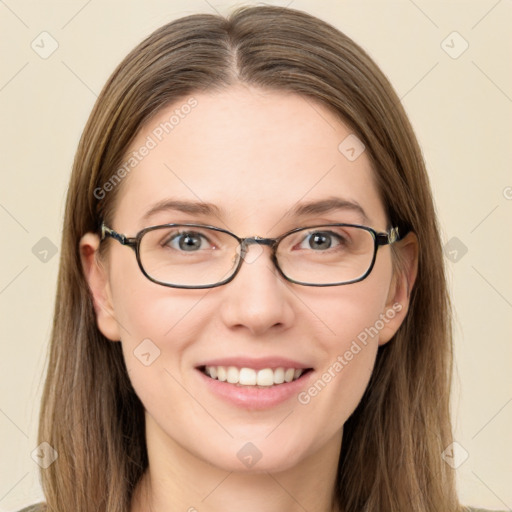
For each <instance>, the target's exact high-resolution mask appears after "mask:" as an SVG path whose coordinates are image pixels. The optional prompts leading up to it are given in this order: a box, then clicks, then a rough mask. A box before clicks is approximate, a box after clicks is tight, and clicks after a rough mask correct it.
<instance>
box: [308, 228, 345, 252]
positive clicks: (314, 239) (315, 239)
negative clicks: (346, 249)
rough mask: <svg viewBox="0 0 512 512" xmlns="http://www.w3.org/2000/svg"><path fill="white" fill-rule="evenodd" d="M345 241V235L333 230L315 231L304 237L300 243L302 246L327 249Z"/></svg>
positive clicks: (321, 249)
mask: <svg viewBox="0 0 512 512" xmlns="http://www.w3.org/2000/svg"><path fill="white" fill-rule="evenodd" d="M345 243H346V239H345V238H344V237H343V236H341V235H339V234H336V233H333V232H332V231H314V232H312V233H309V234H308V235H307V236H306V237H305V238H304V240H303V241H302V243H301V244H300V248H301V249H318V250H320V251H325V250H327V249H331V248H333V247H338V246H340V245H343V244H345ZM304 244H307V246H304Z"/></svg>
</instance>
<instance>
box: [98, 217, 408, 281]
mask: <svg viewBox="0 0 512 512" xmlns="http://www.w3.org/2000/svg"><path fill="white" fill-rule="evenodd" d="M175 226H186V227H196V228H208V229H212V230H214V231H219V232H221V233H225V234H227V235H230V236H232V237H233V238H235V239H236V240H237V241H238V244H239V247H240V257H239V260H238V262H237V266H236V269H235V270H234V272H233V273H232V274H231V276H230V277H229V278H227V279H225V280H223V281H219V282H218V283H214V284H207V285H197V286H196V285H192V286H191V285H176V284H170V283H164V282H162V281H158V280H157V279H155V278H153V277H151V276H150V275H149V274H148V273H147V272H146V270H145V268H144V266H143V265H142V261H141V258H140V242H141V240H142V237H143V236H144V235H145V234H146V233H147V232H149V231H154V230H156V229H161V228H167V227H169V228H170V227H175ZM329 226H338V227H340V226H346V227H353V228H361V229H364V230H366V231H368V232H369V233H370V234H371V235H372V237H373V241H374V245H373V258H372V261H371V264H370V266H369V268H368V270H367V271H366V272H365V273H364V274H363V275H362V276H361V277H358V278H357V279H352V280H351V281H345V282H342V283H323V284H318V283H304V282H302V281H296V280H294V279H291V278H290V277H288V276H287V275H286V274H285V273H284V272H283V270H282V269H281V267H280V266H279V263H278V261H277V256H276V251H277V247H278V245H279V243H280V242H281V240H282V239H283V238H285V237H287V236H288V235H291V234H292V233H295V232H297V231H303V230H306V229H314V228H320V227H329ZM406 234H407V233H405V234H403V235H400V234H399V229H398V227H393V228H390V229H389V231H388V232H378V231H377V230H375V229H373V228H371V227H369V226H363V225H360V224H347V223H344V222H341V223H330V224H315V225H314V226H304V227H298V228H294V229H292V230H290V231H287V232H286V233H284V234H282V235H280V236H278V237H277V238H263V237H260V236H254V237H246V238H240V237H238V236H237V235H235V234H234V233H231V231H228V230H226V229H223V228H219V227H217V226H210V225H207V224H194V223H189V224H187V223H185V224H180V223H171V224H159V225H157V226H148V227H146V228H143V229H141V230H140V231H139V232H138V233H137V234H136V235H135V236H134V237H128V236H126V235H123V234H121V233H118V232H117V231H115V230H114V229H112V228H109V227H108V226H107V225H106V224H105V223H104V222H102V223H101V238H100V241H101V242H102V241H104V240H106V238H107V236H108V237H110V238H113V239H114V240H117V241H118V242H119V243H120V244H121V245H125V246H127V247H130V248H131V249H133V250H134V251H135V255H136V258H137V263H138V265H139V268H140V270H141V272H142V273H143V274H144V276H146V278H147V279H149V280H150V281H151V282H153V283H155V284H159V285H161V286H167V287H170V288H182V289H193V290H197V289H205V288H216V287H218V286H223V285H225V284H227V283H229V282H231V281H232V280H233V279H234V278H235V276H236V275H237V274H238V272H239V271H240V269H241V268H242V261H243V260H244V256H245V253H246V251H247V247H248V246H249V245H251V244H258V245H266V246H268V247H270V248H271V249H272V255H271V259H272V262H273V263H274V266H275V267H276V269H277V270H278V272H279V273H280V274H281V276H282V277H284V279H286V280H287V281H289V282H291V283H294V284H299V285H302V286H317V287H324V286H343V285H346V284H353V283H358V282H360V281H362V280H363V279H366V278H367V277H368V276H369V275H370V273H371V271H372V270H373V267H374V265H375V260H376V259H377V250H378V248H379V247H381V246H385V245H391V244H393V243H395V242H398V241H400V240H402V239H403V238H404V236H405V235H406Z"/></svg>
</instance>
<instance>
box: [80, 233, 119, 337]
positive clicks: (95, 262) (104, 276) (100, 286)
mask: <svg viewBox="0 0 512 512" xmlns="http://www.w3.org/2000/svg"><path fill="white" fill-rule="evenodd" d="M99 246H100V239H99V236H98V235H96V234H94V233H86V234H85V235H84V236H83V237H82V238H81V239H80V246H79V247H80V259H81V262H82V269H83V272H84V276H85V279H86V280H87V283H88V285H89V289H90V291H91V296H92V300H93V304H94V312H95V314H96V324H97V326H98V329H99V330H100V332H101V333H102V334H103V335H104V336H105V337H106V338H108V339H109V340H111V341H119V340H120V339H121V336H120V331H119V326H118V323H117V321H116V318H115V314H114V306H113V302H112V294H111V290H110V282H109V280H108V271H107V269H106V268H105V265H104V264H103V263H102V262H101V260H100V258H99V255H98V249H99Z"/></svg>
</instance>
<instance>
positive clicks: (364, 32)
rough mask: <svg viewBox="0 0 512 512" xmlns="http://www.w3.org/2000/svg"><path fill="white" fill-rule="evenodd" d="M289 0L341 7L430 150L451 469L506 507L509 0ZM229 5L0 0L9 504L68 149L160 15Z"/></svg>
mask: <svg viewBox="0 0 512 512" xmlns="http://www.w3.org/2000/svg"><path fill="white" fill-rule="evenodd" d="M288 2H289V0H286V1H275V2H268V3H271V4H276V5H287V3H288ZM245 3H247V4H250V3H256V2H245ZM289 3H290V6H291V7H294V8H297V9H302V10H305V11H308V12H310V13H312V14H315V15H317V16H319V17H320V18H323V19H325V20H327V21H329V22H331V23H332V24H334V25H335V26H337V27H338V28H340V29H341V30H342V31H344V32H346V33H347V34H348V35H349V36H351V37H353V38H354V39H355V40H356V41H357V42H358V43H359V44H361V45H362V46H363V47H364V48H365V49H367V50H368V51H369V53H370V54H371V55H372V56H373V57H374V58H375V60H376V61H377V63H378V64H379V65H380V66H381V67H382V69H383V70H384V72H385V73H386V74H387V75H388V76H389V78H390V79H391V82H392V83H393V84H394V86H395V88H396V90H397V91H398V94H399V95H400V97H401V98H402V99H403V102H404V105H405V108H406V109H407V112H408V113H409V115H410V118H411V120H412V123H413V125H414V127H415V129H416V132H417V135H418V138H419V140H420V143H421V145H422V147H423V150H424V154H425V158H426V160H427V164H428V169H429V172H430V176H431V180H432V185H433V188H434V194H435V200H436V205H437V209H438V213H439V217H440V220H441V224H442V230H443V231H442V234H443V239H444V242H445V243H448V242H449V241H450V242H449V245H448V247H447V249H446V254H447V265H448V270H449V272H450V281H451V288H452V295H453V301H454V304H455V309H456V315H457V318H456V325H455V341H456V357H457V364H456V375H455V384H454V400H453V412H454V428H455V438H456V440H457V442H458V443H459V444H460V448H458V449H457V450H458V451H457V450H456V453H458V454H457V456H456V462H458V463H460V462H461V460H462V459H463V457H462V456H463V455H464V454H465V453H466V452H467V455H468V458H467V459H466V460H464V461H463V462H462V464H460V466H459V467H458V470H457V475H458V482H459V489H460V495H461V500H462V501H463V503H470V504H473V505H478V506H482V507H488V508H496V509H502V510H504V509H510V508H511V507H512V488H511V486H510V482H512V462H511V461H512V442H511V434H510V432H511V431H512V428H511V427H512V372H511V371H510V366H511V361H512V322H511V316H512V315H511V313H512V286H511V284H512V270H511V265H510V261H511V254H512V243H511V236H510V235H511V231H512V230H511V218H512V173H511V167H510V163H511V158H510V156H511V145H512V138H511V131H512V130H511V127H512V120H511V114H512V73H511V67H510V62H511V59H510V57H511V45H512V37H511V35H510V27H511V26H512V23H511V22H512V4H511V2H510V1H508V0H500V1H496V0H480V1H465V2H460V1H459V2H456V1H449V2H448V1H444V2H442V1H438V2H434V1H430V0H415V1H412V0H400V1H393V2H391V1H377V0H374V1H368V0H365V1H315V2H313V1H311V0H294V1H293V0H292V2H289ZM233 5H238V4H234V3H232V2H220V1H217V0H210V1H208V2H207V1H206V0H194V1H187V2H185V1H174V2H171V1H169V0H167V1H162V0H152V1H146V2H142V1H141V0H137V1H135V0H134V1H128V2H126V1H124V2H120V1H112V0H109V1H100V0H89V1H87V0H73V1H66V2H64V1H60V2H59V1H56V0H49V1H45V2H36V1H20V0H6V1H5V2H0V20H1V21H0V34H2V36H1V37H2V38H3V41H2V66H1V69H0V107H1V110H2V123H1V125H2V126H1V130H2V132H1V137H0V140H1V145H2V149H1V155H2V161H1V173H2V186H1V189H0V221H1V226H2V229H1V235H2V240H3V243H2V247H3V249H2V251H1V263H2V264H1V267H0V308H1V315H2V317H1V319H2V322H1V335H2V357H1V360H0V361H1V365H2V368H1V371H0V379H1V389H2V394H1V398H0V444H1V460H2V464H1V469H0V511H10V510H15V509H17V508H19V507H21V506H23V505H26V504H29V503H31V502H34V501H36V500H37V499H39V498H41V497H42V493H41V490H40V487H39V483H38V475H37V469H38V467H37V465H36V464H35V462H34V461H33V460H32V459H31V456H30V455H31V452H32V451H33V450H34V449H35V447H36V425H37V416H38V411H39V398H40V393H41V382H42V374H43V372H44V364H45V358H46V350H47V345H48V337H49V333H50V327H51V321H52V308H53V300H54V292H55V282H56V275H57V267H58V255H55V256H53V255H52V253H51V251H50V252H48V254H47V255H46V258H47V261H46V262H44V261H41V260H40V258H42V257H43V256H44V252H43V253H42V252H41V251H42V250H43V249H45V248H46V249H47V248H48V247H49V245H48V244H49V242H48V241H42V242H41V241H40V240H41V239H42V238H43V237H47V238H48V239H49V240H50V241H51V243H53V244H54V245H55V246H56V248H58V246H59V244H60V234H61V221H62V214H63V204H64V196H65V190H66V187H67V182H68V177H69V173H70V168H71V164H72V159H73V155H74V152H75V149H76V146H77V142H78V139H79V136H80V133H81V131H82V129H83V126H84V124H85V121H86V119H87V116H88V115H89V112H90V110H91V108H92V105H93V103H94V101H95V98H96V95H97V94H98V93H99V91H100V89H101V87H102V86H103V84H104V82H105V81H106V79H107V77H108V76H109V74H110V73H111V72H112V70H113V69H114V67H115V65H116V64H117V63H118V62H119V61H120V60H121V59H122V58H123V57H124V55H125V54H126V53H127V52H128V51H129V50H130V49H131V48H132V47H133V46H134V45H135V44H137V43H138V42H139V41H140V40H141V39H142V38H144V37H145V36H146V35H148V34H149V33H150V32H151V31H153V30H154V29H155V28H157V27H158V26H160V25H162V24H164V23H166V22H168V21H170V20H172V19H174V18H177V17H180V16H182V15H185V14H191V13H196V12H208V13H213V12H215V11H216V10H217V11H219V12H221V13H226V12H228V11H229V10H230V8H231V7H232V6H233ZM43 31H46V32H48V33H49V34H50V35H51V37H52V38H53V39H54V40H55V41H57V43H58V48H57V50H56V51H55V52H54V53H53V54H52V55H50V56H49V57H48V58H46V59H43V58H41V57H40V56H39V55H38V53H36V51H34V50H33V49H32V47H31V43H32V41H34V40H35V43H34V46H35V45H36V44H39V48H38V47H36V48H38V51H39V52H41V51H43V49H42V48H41V47H42V46H43V45H42V43H41V42H40V41H41V38H42V37H44V38H46V39H45V43H44V48H45V49H46V50H48V49H50V48H51V40H50V38H49V36H39V34H41V32H43ZM454 31H456V32H457V33H458V34H452V33H453V32H454ZM443 41H444V43H443ZM466 44H468V45H469V46H468V48H467V50H466V51H465V52H464V53H462V54H460V55H459V53H460V52H461V51H462V50H463V49H464V48H465V46H466ZM450 54H451V55H450ZM454 57H457V58H454ZM454 237H455V238H456V240H453V238H454ZM36 244H39V245H36ZM34 246H35V247H36V248H35V249H33V248H34ZM464 247H465V248H467V253H465V254H464ZM34 253H35V254H34ZM459 458H460V459H461V460H459Z"/></svg>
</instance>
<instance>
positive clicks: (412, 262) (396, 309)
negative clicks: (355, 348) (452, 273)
mask: <svg viewBox="0 0 512 512" xmlns="http://www.w3.org/2000/svg"><path fill="white" fill-rule="evenodd" d="M395 245H396V249H397V252H398V258H399V263H398V265H397V267H398V269H397V270H396V271H395V273H394V274H393V279H392V282H391V286H390V288H389V294H388V297H387V300H386V306H385V308H384V311H383V315H384V317H385V319H387V322H385V325H384V328H383V329H382V330H381V331H380V333H379V345H384V344H385V343H387V342H388V341H389V340H391V338H392V337H393V336H394V335H395V334H396V332H397V331H398V329H399V327H400V326H401V325H402V322H403V321H404V319H405V316H406V314H407V312H408V311H409V304H410V299H411V292H412V288H413V286H414V283H415V281H416V276H417V274H418V238H417V237H416V234H415V233H413V232H410V233H408V234H407V236H405V237H404V238H403V239H402V240H400V241H399V242H396V244H395Z"/></svg>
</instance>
